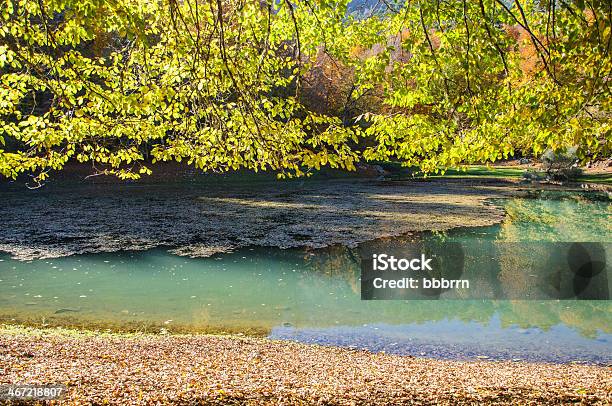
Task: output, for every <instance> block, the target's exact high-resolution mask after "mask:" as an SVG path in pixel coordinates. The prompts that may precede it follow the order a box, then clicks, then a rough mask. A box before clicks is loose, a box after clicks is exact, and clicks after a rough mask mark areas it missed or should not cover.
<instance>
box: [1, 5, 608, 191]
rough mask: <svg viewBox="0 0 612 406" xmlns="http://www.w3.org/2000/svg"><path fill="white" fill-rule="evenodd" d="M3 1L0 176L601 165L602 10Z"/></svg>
mask: <svg viewBox="0 0 612 406" xmlns="http://www.w3.org/2000/svg"><path fill="white" fill-rule="evenodd" d="M2 1H3V5H2V7H1V9H2V10H1V17H0V74H1V78H0V173H2V175H4V176H5V177H12V178H15V177H16V176H18V175H19V174H20V173H27V174H32V175H33V176H35V178H36V180H37V181H42V180H44V179H45V178H46V177H47V176H48V174H49V172H50V171H52V170H60V169H62V168H63V167H64V166H65V165H66V163H68V162H69V161H78V162H89V163H91V164H92V166H93V168H94V170H95V171H96V172H97V173H105V174H114V175H117V176H119V177H120V178H137V177H139V176H140V175H141V174H148V173H150V171H151V169H150V163H154V162H156V161H169V160H173V161H178V162H181V161H186V162H188V163H189V164H192V165H195V166H196V167H198V168H200V169H202V170H205V171H227V170H236V169H239V168H247V169H251V170H255V171H259V170H273V171H277V172H279V173H280V174H281V175H290V176H293V175H302V174H304V173H305V172H308V171H310V170H312V169H319V168H320V167H321V166H324V165H329V166H332V167H338V168H343V169H353V168H354V165H355V163H356V162H357V161H359V160H399V161H401V162H402V163H403V164H405V165H419V166H421V168H422V169H423V170H424V171H438V170H439V169H441V168H445V167H449V166H457V165H460V164H463V163H470V162H487V161H495V160H498V159H500V158H505V157H508V156H512V155H514V154H515V153H516V152H517V151H518V152H520V153H522V154H540V153H541V152H542V151H544V150H545V149H548V148H551V149H553V150H563V149H565V148H567V147H570V146H574V147H576V148H577V152H578V155H579V156H580V157H581V158H583V159H585V160H586V159H591V158H593V157H595V158H596V157H602V156H603V157H605V156H610V152H611V150H610V138H611V137H610V134H611V131H612V128H611V125H612V124H611V120H610V117H611V116H610V107H611V106H610V104H611V103H612V97H610V96H611V94H610V88H609V85H610V83H609V81H610V74H611V72H612V59H611V57H610V48H611V33H610V27H611V18H612V17H611V14H612V11H611V9H610V7H611V6H610V4H609V2H608V1H605V0H602V1H599V0H591V1H575V2H571V3H570V2H566V1H563V0H542V1H532V0H522V1H518V0H514V1H511V2H508V1H504V0H477V1H467V0H462V1H461V0H459V1H458V0H451V1H444V2H443V1H441V0H438V1H423V0H415V1H406V2H399V1H385V2H380V3H377V4H373V6H375V7H370V8H368V9H367V10H366V11H361V12H359V11H354V10H355V7H354V4H351V7H350V8H349V10H351V11H350V12H347V7H348V6H349V4H348V3H349V2H348V1H347V0H343V1H328V0H293V1H287V0H276V1H273V2H272V1H267V2H266V1H248V0H183V1H177V0H110V1H106V0H104V1H103V0H79V1H76V0H2ZM374 3H376V2H374ZM324 64H325V65H329V66H327V68H326V69H327V71H326V70H325V69H323V68H321V69H319V68H320V67H321V65H324ZM325 72H332V73H334V72H335V74H334V75H331V76H329V77H328V75H326V73H325ZM338 72H342V73H341V74H339V73H338ZM313 80H314V82H316V83H315V84H314V85H313ZM334 81H335V82H338V83H339V85H338V86H336V87H333V86H331V85H330V84H331V83H333V82H334ZM321 83H323V85H324V87H325V88H326V89H327V90H326V91H327V93H330V92H331V90H329V89H331V88H333V89H340V90H337V91H338V92H340V96H341V97H339V99H341V100H343V103H344V108H343V109H342V112H338V111H334V110H333V109H326V108H325V107H326V106H325V103H324V101H322V100H318V99H316V98H314V99H313V98H312V92H311V93H308V92H306V91H305V90H308V88H309V87H312V86H315V85H317V84H318V85H321ZM326 86H327V87H326ZM342 89H344V90H342ZM347 89H348V90H347ZM363 100H366V101H367V103H363ZM360 101H361V103H360ZM313 106H314V107H313ZM350 106H352V107H351V108H349V107H350ZM355 106H358V107H355Z"/></svg>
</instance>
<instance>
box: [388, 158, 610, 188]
mask: <svg viewBox="0 0 612 406" xmlns="http://www.w3.org/2000/svg"><path fill="white" fill-rule="evenodd" d="M383 167H385V169H388V170H390V171H391V172H392V175H391V178H399V179H406V178H413V177H414V178H423V177H424V176H423V174H422V173H419V170H418V168H416V167H415V168H402V167H401V166H400V165H399V164H395V163H386V164H384V165H383ZM529 171H530V172H533V173H535V174H536V175H538V177H540V178H542V179H545V178H546V173H545V172H544V171H539V170H529ZM525 172H527V170H526V169H524V168H520V167H516V166H497V167H495V166H486V165H469V166H467V167H466V168H465V170H461V169H448V170H446V171H445V172H444V174H441V173H438V174H429V175H427V178H522V177H523V174H524V173H525ZM574 182H589V183H603V184H612V174H607V173H601V174H584V175H581V176H579V177H578V178H577V179H575V180H574Z"/></svg>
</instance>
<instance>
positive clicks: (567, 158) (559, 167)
mask: <svg viewBox="0 0 612 406" xmlns="http://www.w3.org/2000/svg"><path fill="white" fill-rule="evenodd" d="M576 150H577V149H576V147H571V148H568V149H567V150H566V151H565V152H554V151H553V150H552V149H547V150H546V151H545V152H544V153H543V154H542V157H541V160H542V164H544V170H545V171H546V174H547V175H548V178H549V179H553V180H572V179H576V178H577V177H578V176H580V175H581V174H582V169H580V168H579V167H578V162H579V161H580V160H579V159H578V157H577V155H576Z"/></svg>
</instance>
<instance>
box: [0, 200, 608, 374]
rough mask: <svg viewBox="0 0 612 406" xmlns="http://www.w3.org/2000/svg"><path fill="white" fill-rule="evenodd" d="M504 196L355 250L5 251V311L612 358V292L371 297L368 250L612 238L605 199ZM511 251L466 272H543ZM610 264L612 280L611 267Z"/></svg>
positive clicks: (501, 283) (72, 322)
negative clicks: (491, 206)
mask: <svg viewBox="0 0 612 406" xmlns="http://www.w3.org/2000/svg"><path fill="white" fill-rule="evenodd" d="M496 204H502V205H504V207H505V209H506V212H507V218H506V220H505V221H504V223H502V224H501V225H498V226H493V227H486V228H478V229H468V230H455V231H452V232H447V233H430V234H422V235H418V236H415V235H413V236H405V237H400V238H393V239H385V240H377V241H374V242H371V243H368V244H363V245H362V246H360V247H357V248H347V247H342V246H336V247H330V248H328V249H323V250H297V249H296V250H280V249H273V248H264V247H257V248H251V249H243V250H240V251H238V252H233V253H230V254H223V255H217V256H214V257H211V258H199V259H190V258H184V257H179V256H175V255H172V254H169V253H167V252H165V251H164V250H161V249H156V250H151V251H145V252H120V253H112V254H95V255H78V256H72V257H65V258H59V259H53V260H36V261H27V262H21V261H15V260H11V259H10V257H9V256H8V255H3V256H0V317H1V318H2V320H3V321H19V322H28V323H33V324H36V325H68V326H85V327H95V328H101V329H105V328H111V329H132V330H134V329H136V330H147V331H157V332H159V331H161V332H164V331H212V332H223V331H226V332H244V333H251V334H253V333H255V334H264V335H268V336H270V337H273V338H278V339H290V340H298V341H303V342H309V343H318V344H324V345H340V346H347V347H354V348H365V349H369V350H371V351H386V352H390V353H398V354H411V355H420V356H432V357H441V358H468V359H469V358H474V357H489V358H492V359H530V360H544V361H553V362H569V361H583V362H597V363H612V304H611V303H612V302H610V301H609V300H599V301H588V300H581V301H578V300H564V301H556V300H540V301H535V300H531V301H509V300H503V301H502V300H486V299H485V300H483V299H470V296H469V295H468V296H467V297H465V298H464V299H463V300H445V297H446V296H444V295H443V296H442V299H441V300H432V301H421V300H419V301H361V300H360V285H359V284H360V280H359V276H360V267H359V263H360V259H361V258H362V257H367V256H368V255H370V253H371V252H374V251H381V250H391V251H392V250H394V249H401V247H402V245H403V244H407V243H410V242H414V241H415V240H416V241H422V242H427V241H434V242H435V241H442V240H444V241H446V240H455V241H460V242H474V241H476V242H486V243H487V244H500V245H502V244H504V243H505V242H508V241H590V242H603V243H610V242H612V229H611V227H612V222H610V214H611V211H612V209H611V205H610V201H609V198H608V197H607V196H606V195H603V196H601V195H600V196H599V197H598V198H596V199H593V198H592V196H590V195H584V194H577V193H558V192H542V193H540V194H538V195H537V196H535V197H534V198H521V199H510V200H504V201H499V202H496ZM606 255H607V257H608V258H610V255H612V253H610V252H607V253H606ZM503 256H504V258H506V257H507V258H517V257H518V258H519V260H518V261H516V260H513V261H510V260H502V261H501V262H502V264H501V265H499V266H497V267H495V266H494V267H491V266H488V265H487V266H483V265H482V264H481V263H479V262H478V261H477V260H475V259H474V260H470V259H469V257H470V256H469V255H468V256H467V257H468V258H467V259H466V273H468V274H469V275H471V277H472V278H474V280H476V281H477V283H478V286H479V289H481V293H482V291H488V290H490V291H491V292H494V291H499V290H508V289H510V290H511V289H523V288H524V287H529V286H530V285H533V284H534V283H537V282H534V281H538V280H541V279H545V278H544V276H545V275H546V273H547V272H548V270H547V269H544V268H545V267H544V266H543V265H542V266H539V265H531V266H532V268H530V269H526V268H525V265H524V262H523V263H522V262H521V261H520V258H521V257H523V258H525V257H528V256H529V253H515V252H514V253H513V252H506V253H505V254H503ZM605 272H606V273H607V276H606V277H607V281H608V284H610V282H609V281H611V280H612V278H611V277H610V276H612V275H610V267H609V266H608V268H607V269H606V271H605ZM610 288H612V285H610V286H608V287H607V289H610ZM479 297H482V295H481V296H479Z"/></svg>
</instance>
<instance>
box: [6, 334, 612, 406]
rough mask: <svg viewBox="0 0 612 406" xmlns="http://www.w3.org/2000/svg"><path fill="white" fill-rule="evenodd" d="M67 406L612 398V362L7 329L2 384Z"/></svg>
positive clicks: (596, 401) (528, 401) (232, 338)
mask: <svg viewBox="0 0 612 406" xmlns="http://www.w3.org/2000/svg"><path fill="white" fill-rule="evenodd" d="M8 383H28V384H35V383H39V384H43V383H49V384H51V383H58V384H60V383H61V384H65V385H67V387H68V395H67V397H66V398H64V399H63V401H62V403H63V404H84V403H87V404H90V403H93V404H104V403H105V402H110V403H112V404H153V403H162V404H164V403H172V404H193V403H197V402H201V403H205V404H228V403H229V404H243V403H248V404H270V403H282V404H315V403H324V404H401V403H423V404H431V403H442V404H451V403H452V404H460V403H462V404H468V403H504V404H506V403H507V404H511V403H512V404H516V403H521V404H541V403H545V402H546V403H569V402H581V403H586V404H609V403H610V402H611V401H612V372H611V369H610V368H609V367H600V366H590V365H576V364H535V363H524V362H488V361H478V362H459V361H438V360H432V359H421V358H413V357H401V356H394V355H387V354H380V353H379V354H372V353H369V352H366V351H351V350H347V349H340V348H332V347H321V346H315V345H303V344H297V343H291V342H285V341H272V340H268V339H259V338H247V337H238V336H210V335H147V334H136V335H128V334H99V333H93V332H86V331H85V332H78V331H75V330H55V329H49V330H44V329H42V330H40V329H30V328H24V327H14V326H6V325H5V326H2V327H0V384H8Z"/></svg>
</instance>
